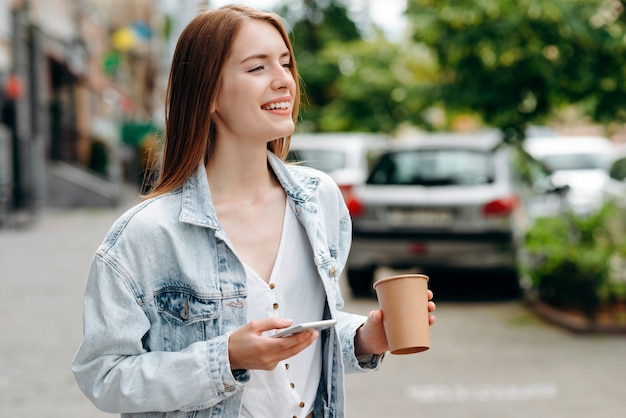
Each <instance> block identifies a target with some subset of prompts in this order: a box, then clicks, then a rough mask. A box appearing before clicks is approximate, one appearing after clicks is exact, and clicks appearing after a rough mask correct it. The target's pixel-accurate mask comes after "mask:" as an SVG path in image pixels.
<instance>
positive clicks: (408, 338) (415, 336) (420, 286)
mask: <svg viewBox="0 0 626 418" xmlns="http://www.w3.org/2000/svg"><path fill="white" fill-rule="evenodd" d="M374 290H375V291H376V297H377V298H378V303H379V305H380V307H381V309H382V311H383V323H384V325H385V334H386V335H387V342H388V343H389V351H390V352H391V354H412V353H419V352H421V351H425V350H428V349H429V348H430V326H429V319H428V316H429V313H428V276H426V275H424V274H401V275H398V276H391V277H386V278H384V279H380V280H378V281H376V282H375V283H374Z"/></svg>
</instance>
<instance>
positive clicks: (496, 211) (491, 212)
mask: <svg viewBox="0 0 626 418" xmlns="http://www.w3.org/2000/svg"><path fill="white" fill-rule="evenodd" d="M517 203H518V202H517V197H516V196H510V197H505V198H503V199H497V200H493V201H491V202H489V203H487V204H486V205H485V206H483V215H485V216H504V215H509V214H510V213H511V212H513V210H514V209H515V207H516V206H517Z"/></svg>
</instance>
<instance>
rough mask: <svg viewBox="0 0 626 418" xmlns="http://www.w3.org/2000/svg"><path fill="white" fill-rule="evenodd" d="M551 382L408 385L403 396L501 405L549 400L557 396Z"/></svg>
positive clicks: (423, 401)
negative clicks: (508, 402) (511, 402)
mask: <svg viewBox="0 0 626 418" xmlns="http://www.w3.org/2000/svg"><path fill="white" fill-rule="evenodd" d="M557 392H558V391H557V388H556V385H555V384H553V383H541V382H539V383H526V384H516V383H500V384H482V385H418V386H409V387H408V388H407V389H406V395H407V396H408V397H409V398H411V399H414V400H416V401H417V402H421V403H435V402H502V401H530V400H537V399H552V398H554V397H555V396H556V394H557Z"/></svg>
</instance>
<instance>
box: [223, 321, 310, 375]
mask: <svg viewBox="0 0 626 418" xmlns="http://www.w3.org/2000/svg"><path fill="white" fill-rule="evenodd" d="M290 325H291V320H288V319H280V318H266V319H260V320H257V321H251V322H249V323H248V324H246V325H244V326H243V327H241V328H239V329H238V330H237V331H235V332H233V333H232V334H231V335H230V337H229V338H228V358H229V360H230V368H231V369H232V370H235V369H247V370H274V369H275V368H276V365H277V364H278V362H280V361H282V360H285V359H288V358H289V357H293V356H295V355H296V354H298V353H299V352H300V351H302V350H304V349H305V348H307V347H308V346H309V345H311V343H313V341H315V339H316V338H317V337H318V333H317V331H305V332H301V333H298V334H294V335H291V336H289V337H282V338H270V337H266V336H263V335H262V334H263V333H264V332H265V331H269V330H273V329H281V328H287V327H288V326H290Z"/></svg>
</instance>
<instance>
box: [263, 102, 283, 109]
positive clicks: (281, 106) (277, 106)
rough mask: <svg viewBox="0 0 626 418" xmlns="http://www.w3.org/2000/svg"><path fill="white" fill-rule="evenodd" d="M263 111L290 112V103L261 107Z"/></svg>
mask: <svg viewBox="0 0 626 418" xmlns="http://www.w3.org/2000/svg"><path fill="white" fill-rule="evenodd" d="M261 109H263V110H288V109H289V102H278V103H270V104H266V105H263V106H261Z"/></svg>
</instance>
